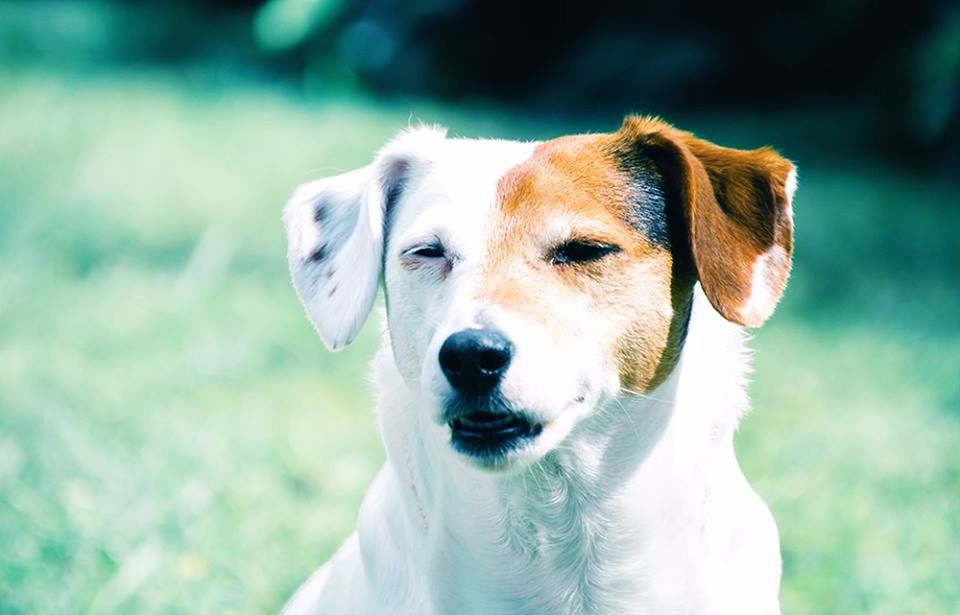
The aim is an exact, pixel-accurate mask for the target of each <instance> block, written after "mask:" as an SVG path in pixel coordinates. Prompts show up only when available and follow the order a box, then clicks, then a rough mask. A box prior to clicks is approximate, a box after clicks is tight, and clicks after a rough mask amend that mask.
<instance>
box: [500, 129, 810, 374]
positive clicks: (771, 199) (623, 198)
mask: <svg viewBox="0 0 960 615" xmlns="http://www.w3.org/2000/svg"><path fill="white" fill-rule="evenodd" d="M638 150H639V153H640V154H641V155H644V156H649V157H650V158H651V159H652V160H653V161H654V162H655V163H656V165H657V167H658V168H659V169H660V171H661V172H662V174H663V177H664V182H665V183H666V184H667V186H666V188H667V190H668V192H669V195H670V196H669V198H668V201H670V202H668V203H667V206H668V207H680V208H681V209H682V215H680V219H681V220H682V221H683V224H684V225H685V227H686V228H685V232H686V236H685V237H680V241H677V242H675V244H674V245H673V246H672V248H671V249H668V248H666V247H664V246H663V245H660V244H658V242H655V241H652V240H651V238H650V237H647V236H646V235H644V233H642V232H640V231H638V230H637V229H636V228H635V227H634V226H633V225H631V219H633V217H634V212H632V211H631V208H632V207H634V195H633V193H632V192H631V179H632V178H630V177H628V176H627V175H626V171H625V167H624V165H623V164H622V160H621V159H620V157H621V156H622V155H623V154H624V153H625V152H637V151H638ZM791 169H792V165H790V163H789V162H787V161H785V160H784V159H782V158H780V156H778V155H777V154H776V153H775V152H773V151H772V150H769V149H761V150H754V151H750V152H747V151H741V150H732V149H727V148H721V147H718V146H715V145H712V144H710V143H708V142H706V141H702V140H699V139H696V138H694V137H693V136H692V135H690V134H688V133H684V132H681V131H679V130H676V129H674V128H673V127H671V126H669V125H668V124H665V123H664V122H661V121H659V120H655V119H650V118H635V117H631V118H627V119H626V120H625V122H624V124H623V126H622V127H621V129H620V130H619V131H618V132H616V133H613V134H602V135H581V136H573V137H563V138H560V139H555V140H553V141H548V142H546V143H543V144H542V145H540V146H539V147H537V149H536V150H535V152H534V154H533V156H532V157H531V158H530V159H529V160H527V161H526V162H524V163H523V164H520V165H518V166H517V167H514V168H513V169H511V170H510V171H509V172H508V173H507V174H506V175H505V176H504V177H503V178H502V179H501V181H500V184H499V186H498V206H499V207H498V216H499V218H498V220H496V222H495V223H494V225H493V228H494V229H495V231H494V236H493V237H492V238H491V245H490V252H489V253H490V255H491V258H490V259H488V261H487V262H486V263H485V265H484V280H485V284H484V288H483V289H482V291H481V293H482V294H483V295H484V296H483V298H484V299H487V300H490V301H492V302H494V303H497V304H500V305H505V306H508V307H510V308H511V309H512V310H514V311H517V312H519V313H522V314H525V315H526V316H527V317H528V318H531V319H534V320H536V321H538V322H541V323H542V324H544V325H545V326H546V327H547V328H548V330H550V331H551V332H552V335H553V336H554V339H555V341H556V343H558V344H563V343H564V339H565V338H569V337H570V336H578V335H583V334H584V333H582V332H584V331H586V329H588V328H590V327H591V326H593V325H592V324H591V323H590V322H585V320H588V321H589V320H593V319H597V318H599V319H601V320H602V323H603V324H604V325H605V326H601V327H600V328H601V329H602V330H603V332H602V334H601V335H600V336H599V337H598V336H597V335H596V332H594V333H592V334H590V336H589V337H588V338H587V339H596V340H597V343H598V344H601V345H602V346H603V348H605V349H606V351H607V356H609V357H610V358H611V361H612V362H613V363H614V364H615V365H616V367H617V369H618V370H619V373H620V377H621V378H620V379H621V385H622V386H623V387H625V388H627V389H630V390H635V391H639V392H647V391H650V390H652V389H653V388H655V387H656V386H657V385H659V384H660V383H661V382H662V381H663V380H664V379H665V378H666V376H667V375H668V374H669V373H670V372H671V371H672V369H673V367H674V366H675V365H676V362H677V359H678V358H679V354H680V349H681V347H682V343H683V337H684V334H685V330H686V322H687V318H688V315H689V309H690V301H691V296H692V287H693V284H694V282H695V281H696V279H697V278H698V277H699V279H700V281H701V283H702V285H703V287H704V290H705V292H706V293H707V295H708V297H709V298H710V300H711V302H712V303H713V304H714V306H715V307H716V308H717V309H718V311H720V313H721V314H723V315H724V316H725V317H726V318H728V319H730V320H732V321H734V322H738V323H740V324H745V325H751V326H753V325H757V324H760V322H762V320H763V319H765V318H766V316H768V315H769V313H766V314H746V315H745V314H743V313H742V311H741V307H742V306H743V304H744V302H745V301H746V299H747V297H749V296H750V282H751V276H752V272H753V263H754V262H755V261H756V259H757V257H758V256H759V255H760V254H763V253H764V252H765V251H766V250H768V249H769V247H770V246H772V245H779V246H781V247H783V248H784V249H785V251H786V254H788V255H789V253H790V250H791V247H792V243H791V242H792V226H791V222H790V219H789V215H788V213H786V211H785V207H786V195H785V192H784V182H785V181H786V176H787V173H789V171H790V170H791ZM674 201H678V202H674ZM556 227H560V228H565V229H567V230H566V234H565V235H563V236H550V235H549V233H550V232H551V230H552V229H554V228H556ZM570 239H579V240H592V241H597V242H602V243H608V244H613V245H617V246H619V247H620V249H621V251H620V252H619V253H616V254H611V255H609V256H607V257H605V258H603V259H601V260H599V261H596V262H591V263H581V264H567V265H558V264H555V263H553V262H551V254H552V250H553V249H554V248H555V247H556V246H557V245H558V244H560V243H562V242H564V241H568V240H570ZM774 265H776V267H775V268H774V271H773V273H772V276H771V282H772V284H773V287H774V288H775V290H776V295H777V296H776V297H775V298H774V303H775V299H777V298H779V293H780V292H782V289H783V285H784V284H785V282H786V275H787V273H788V271H789V258H788V259H787V262H786V263H774ZM584 308H586V311H584ZM772 309H773V306H772V305H771V306H770V308H769V311H772Z"/></svg>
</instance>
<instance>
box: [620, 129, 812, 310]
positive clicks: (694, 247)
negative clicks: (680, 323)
mask: <svg viewBox="0 0 960 615" xmlns="http://www.w3.org/2000/svg"><path fill="white" fill-rule="evenodd" d="M620 135H621V138H624V139H627V140H628V142H629V143H630V144H631V146H632V148H639V149H640V150H641V152H642V153H643V154H645V155H647V156H649V157H651V158H653V160H654V162H655V163H656V164H657V166H658V168H659V169H660V171H661V173H662V174H663V180H664V182H665V184H666V187H667V189H668V190H667V192H668V194H671V193H672V194H673V198H674V200H676V201H679V203H680V206H681V207H682V208H683V218H684V220H685V223H686V228H687V233H688V240H689V247H690V252H691V254H692V256H693V265H694V268H695V269H696V274H697V277H698V278H699V280H700V284H701V286H702V287H703V290H704V293H705V294H706V295H707V297H708V298H709V300H710V303H711V304H713V307H714V308H715V309H716V310H717V311H718V312H720V314H721V315H723V317H724V318H726V319H727V320H730V321H732V322H735V323H737V324H741V325H744V326H748V327H757V326H760V325H761V324H763V322H764V321H766V320H767V318H769V317H770V315H771V314H773V310H774V308H776V306H777V303H778V302H779V301H780V297H781V296H782V295H783V290H784V288H785V287H786V284H787V277H788V276H789V274H790V264H791V257H792V252H793V211H792V207H791V201H792V199H793V193H794V191H795V190H796V186H797V180H796V177H797V176H796V169H795V168H794V166H793V164H791V163H790V162H789V161H787V160H786V159H784V158H783V157H781V156H780V155H779V154H778V153H777V152H775V151H774V150H772V149H770V148H761V149H756V150H749V151H747V150H738V149H731V148H726V147H719V146H717V145H714V144H713V143H710V142H708V141H704V140H702V139H697V138H696V137H694V136H693V135H691V134H690V133H686V132H683V131H680V130H677V129H675V128H673V127H672V126H670V125H669V124H666V123H665V122H662V121H660V120H658V119H656V118H649V117H628V118H627V119H626V120H625V121H624V123H623V126H622V127H621V129H620Z"/></svg>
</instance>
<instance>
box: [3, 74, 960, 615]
mask: <svg viewBox="0 0 960 615" xmlns="http://www.w3.org/2000/svg"><path fill="white" fill-rule="evenodd" d="M199 83H202V81H198V80H194V79H191V78H189V76H183V75H181V76H171V75H165V74H152V75H151V74H141V75H139V76H132V75H127V76H123V77H120V76H111V75H109V74H108V75H101V76H91V75H87V76H86V77H84V78H80V77H68V76H63V75H58V74H52V73H43V72H39V73H2V74H0V195H2V196H0V259H2V260H0V613H262V612H274V611H276V610H277V609H278V608H279V607H280V605H281V604H282V602H283V600H284V599H285V598H286V597H287V596H288V595H289V594H290V592H291V591H292V590H293V589H294V587H295V586H296V585H297V583H298V582H299V581H301V580H302V579H303V578H304V577H305V576H306V575H307V574H308V573H309V572H310V571H311V570H312V569H313V568H314V567H315V566H316V565H318V564H319V563H320V562H321V561H322V560H323V559H324V558H325V557H327V556H328V555H329V554H330V553H331V552H332V550H333V549H334V548H335V547H336V545H337V544H338V543H339V541H340V540H341V539H342V538H343V536H344V535H345V534H346V533H347V532H348V531H350V529H351V528H352V527H353V523H354V517H355V514H356V511H357V507H358V505H359V502H360V498H361V496H362V494H363V491H364V489H365V486H366V484H367V482H368V480H369V479H370V477H371V476H372V474H373V473H374V472H375V470H376V468H377V467H378V465H379V463H380V462H381V460H382V456H383V454H382V451H381V449H380V446H379V444H378V437H377V434H376V430H375V422H374V417H373V413H372V405H371V392H370V391H369V390H368V388H367V387H366V386H365V373H366V364H367V361H368V360H369V357H370V355H371V353H372V351H373V348H374V346H375V344H376V338H377V331H376V327H377V325H376V323H373V324H371V325H370V326H368V327H367V329H366V330H365V333H364V334H363V336H362V337H361V339H360V340H359V342H358V343H357V344H356V345H355V346H353V347H351V348H350V349H348V350H347V351H345V352H343V353H341V354H339V355H331V354H329V353H327V352H326V351H325V350H324V349H323V348H322V346H321V344H320V342H319V340H318V339H317V338H316V337H315V335H314V333H313V331H312V330H311V328H310V326H309V324H308V323H307V320H306V319H305V318H304V317H303V315H302V313H301V310H300V307H299V305H298V304H297V302H296V299H295V297H294V294H293V291H292V289H291V288H290V286H289V283H288V280H287V274H286V268H285V260H284V239H283V236H282V229H281V226H280V222H279V212H280V207H281V205H282V203H283V201H284V200H285V198H286V196H287V195H288V194H289V192H290V190H291V188H292V187H293V186H294V185H295V184H296V183H298V182H300V181H303V180H305V179H308V178H313V177H317V176H321V175H325V174H331V173H334V172H337V171H340V170H346V169H350V168H353V167H355V166H358V165H360V164H364V163H365V162H366V161H367V160H368V159H369V156H370V154H371V152H372V151H373V150H374V149H375V148H376V147H377V146H378V145H380V144H381V143H382V142H383V141H384V140H385V139H386V138H387V137H388V136H389V135H390V134H391V133H392V132H394V131H395V130H397V129H398V128H400V127H403V126H405V125H406V124H407V122H408V120H409V118H410V117H411V112H412V113H413V115H414V117H418V118H422V119H424V120H427V121H438V122H444V123H447V124H448V125H450V126H451V128H452V129H453V131H454V132H456V133H459V134H467V135H484V136H496V135H511V136H515V137H540V136H546V135H551V134H561V133H564V132H569V131H571V130H579V129H583V128H590V129H595V130H601V129H609V128H614V127H615V125H616V120H615V119H614V118H611V119H610V121H609V123H605V124H598V123H590V122H580V123H574V122H565V121H562V120H557V119H554V120H551V121H549V122H543V121H537V120H535V119H532V118H530V117H526V118H524V117H512V116H508V115H504V114H503V113H492V112H487V111H463V110H460V111H459V112H454V111H452V110H451V109H446V108H443V107H441V106H438V105H433V104H415V105H401V104H392V105H380V106H378V105H375V104H373V103H371V102H369V101H363V100H350V99H335V100H318V101H312V102H310V101H303V100H298V99H296V98H294V97H292V96H289V95H286V94H284V93H283V92H279V91H275V90H265V89H257V88H254V87H252V86H245V85H218V86H215V87H210V86H201V85H198V84H199ZM690 122H692V123H693V126H692V127H693V128H697V129H699V130H700V132H701V133H702V134H703V135H704V136H706V137H708V138H714V139H717V140H719V141H726V142H730V141H732V142H733V143H736V144H741V145H759V144H762V143H763V142H764V141H767V140H769V139H770V135H780V134H783V135H787V136H785V137H784V140H785V141H786V142H779V141H778V142H777V144H778V145H781V146H782V147H783V149H784V151H786V153H788V154H792V152H793V151H794V150H792V149H791V146H792V145H793V146H795V147H796V150H795V151H796V152H799V153H798V154H796V155H794V157H795V158H796V159H797V161H798V162H799V165H800V169H801V181H800V191H799V193H798V197H797V203H796V211H797V217H798V219H797V223H798V229H799V236H798V247H797V260H796V269H795V275H794V278H793V280H792V282H791V288H790V289H788V294H787V297H786V299H785V301H784V304H783V307H782V310H781V311H780V312H779V313H778V315H777V316H776V317H775V318H774V319H773V321H772V322H771V323H770V325H769V326H768V327H766V328H764V329H763V330H761V331H759V332H758V333H757V334H756V339H755V342H754V346H755V348H756V349H757V354H756V376H755V383H754V385H753V398H754V407H755V410H754V412H753V413H752V414H751V415H750V416H749V417H748V418H747V420H746V421H745V423H744V425H743V427H742V429H741V432H740V434H739V436H738V448H739V451H740V456H741V459H742V462H743V465H744V467H745V470H746V473H747V475H748V477H749V478H750V479H751V480H752V482H753V483H754V485H755V486H756V487H757V488H758V490H759V491H760V492H761V494H762V495H763V496H764V498H765V499H766V500H767V501H768V502H769V503H770V504H771V506H772V508H773V510H774V514H775V515H776V517H777V519H778V522H779V525H780V530H781V534H782V541H783V551H784V581H783V592H782V597H783V605H784V612H785V613H787V614H807V613H809V614H823V613H845V614H847V613H876V614H890V615H895V614H896V615H900V614H902V613H924V614H926V615H941V614H942V615H948V614H953V613H956V612H958V609H960V583H958V580H957V579H958V574H960V358H958V357H960V290H958V288H957V285H958V282H960V242H958V239H957V237H958V235H957V233H958V229H960V207H957V204H958V203H960V189H958V187H957V186H956V185H953V186H951V185H948V184H946V183H944V182H943V181H937V180H933V179H931V178H928V177H923V176H909V175H905V174H903V173H902V172H899V171H898V170H897V169H895V168H890V167H886V166H883V165H881V164H873V163H866V162H853V161H855V160H859V159H858V158H856V157H850V156H838V155H831V152H835V151H836V148H835V147H834V146H835V145H836V141H837V140H842V134H831V135H830V142H829V143H827V142H826V139H824V141H825V142H824V143H817V142H816V141H812V140H810V137H809V133H810V131H809V130H808V129H806V128H804V127H802V126H801V127H799V128H798V127H796V126H793V125H792V124H790V123H789V121H787V120H784V118H779V119H777V118H771V119H764V118H752V119H750V120H749V121H748V120H746V119H744V118H740V119H739V120H736V121H729V122H728V121H723V118H699V119H697V118H693V119H691V120H690ZM690 122H688V123H687V124H686V125H687V126H690ZM791 127H792V128H791ZM790 135H793V136H790ZM798 135H799V136H798ZM803 135H807V137H803ZM804 138H806V140H804ZM774 140H775V139H774ZM794 142H795V143H794ZM821 152H823V154H822V155H821Z"/></svg>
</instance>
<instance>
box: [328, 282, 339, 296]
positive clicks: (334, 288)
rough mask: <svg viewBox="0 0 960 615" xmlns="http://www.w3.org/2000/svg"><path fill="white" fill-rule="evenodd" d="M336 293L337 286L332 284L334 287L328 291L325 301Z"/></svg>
mask: <svg viewBox="0 0 960 615" xmlns="http://www.w3.org/2000/svg"><path fill="white" fill-rule="evenodd" d="M336 292H337V285H336V284H334V285H333V288H331V289H330V292H329V293H327V299H329V298H330V297H332V296H333V295H334V293H336Z"/></svg>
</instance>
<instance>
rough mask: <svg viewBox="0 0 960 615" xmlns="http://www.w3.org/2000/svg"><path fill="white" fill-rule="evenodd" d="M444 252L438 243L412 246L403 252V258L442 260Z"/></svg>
mask: <svg viewBox="0 0 960 615" xmlns="http://www.w3.org/2000/svg"><path fill="white" fill-rule="evenodd" d="M445 254H446V252H445V251H444V249H443V245H442V244H440V243H428V244H423V245H417V246H413V247H412V248H407V249H406V250H404V251H403V255H404V256H415V257H418V258H443V257H444V255H445Z"/></svg>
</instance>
